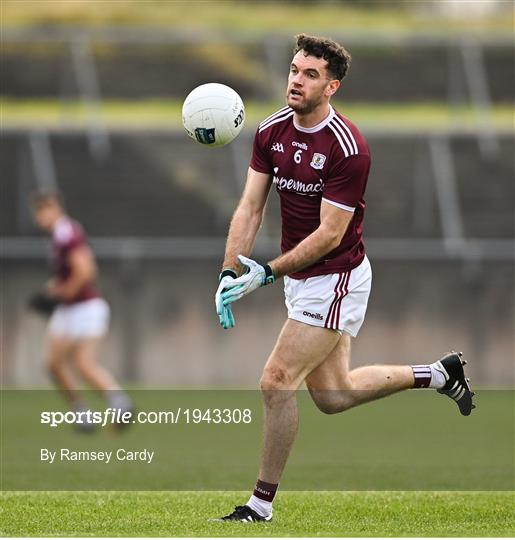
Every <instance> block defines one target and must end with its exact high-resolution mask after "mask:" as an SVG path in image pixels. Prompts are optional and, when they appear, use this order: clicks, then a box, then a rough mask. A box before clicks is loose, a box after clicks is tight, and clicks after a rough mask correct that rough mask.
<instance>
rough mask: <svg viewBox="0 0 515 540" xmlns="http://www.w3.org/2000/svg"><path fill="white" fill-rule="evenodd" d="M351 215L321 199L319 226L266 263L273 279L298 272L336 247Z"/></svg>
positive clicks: (351, 213)
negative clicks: (295, 244)
mask: <svg viewBox="0 0 515 540" xmlns="http://www.w3.org/2000/svg"><path fill="white" fill-rule="evenodd" d="M353 215H354V214H353V212H349V211H348V210H344V209H342V208H339V207H337V206H334V205H333V204H330V203H328V202H325V201H324V200H322V203H321V206H320V226H319V227H318V228H317V229H316V230H315V231H313V232H312V233H311V234H310V235H309V236H307V237H306V238H305V239H304V240H302V242H300V243H299V244H297V246H295V247H294V248H293V249H291V250H290V251H287V252H286V253H283V254H282V255H280V256H279V257H277V258H276V259H274V260H273V261H270V262H269V263H268V264H269V265H270V268H271V269H272V272H273V275H274V277H275V279H277V278H280V277H282V276H285V275H287V274H292V273H293V272H298V271H299V270H302V269H303V268H306V267H307V266H310V265H311V264H313V263H315V262H316V261H318V260H319V259H321V258H322V257H323V256H324V255H327V254H328V253H330V252H331V251H333V249H336V248H337V247H338V246H339V245H340V243H341V241H342V238H343V236H344V235H345V231H346V230H347V227H348V226H349V223H350V221H351V219H352V216H353Z"/></svg>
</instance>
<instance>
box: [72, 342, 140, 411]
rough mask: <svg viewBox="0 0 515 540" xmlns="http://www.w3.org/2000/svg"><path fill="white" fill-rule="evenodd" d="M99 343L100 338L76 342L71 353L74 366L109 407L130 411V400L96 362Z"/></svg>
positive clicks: (108, 373)
mask: <svg viewBox="0 0 515 540" xmlns="http://www.w3.org/2000/svg"><path fill="white" fill-rule="evenodd" d="M100 341H101V340H100V338H85V339H81V340H79V341H77V343H76V344H75V348H74V351H73V357H74V361H75V366H76V367H77V370H78V371H79V373H80V374H81V376H82V378H83V379H84V380H85V381H86V382H87V383H88V384H90V385H91V386H92V387H93V388H94V389H95V390H98V391H99V392H102V393H103V394H104V395H105V397H106V399H107V401H108V403H109V406H110V407H113V408H115V409H122V410H123V411H131V410H132V400H131V399H130V398H129V396H128V395H127V394H126V393H125V392H124V391H123V390H122V388H121V387H120V385H119V384H118V382H117V381H116V379H115V378H114V377H113V375H112V374H111V373H110V372H109V371H108V370H107V369H105V368H104V367H103V366H102V365H101V364H100V363H99V361H98V348H99V345H100Z"/></svg>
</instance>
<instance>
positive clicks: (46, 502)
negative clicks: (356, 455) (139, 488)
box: [0, 491, 515, 537]
mask: <svg viewBox="0 0 515 540" xmlns="http://www.w3.org/2000/svg"><path fill="white" fill-rule="evenodd" d="M247 497H248V493H247V492H238V491H235V492H153V493H152V492H13V493H4V494H3V495H2V498H1V501H2V504H1V510H0V518H1V523H2V525H1V528H0V533H1V534H2V536H210V537H217V536H237V537H240V536H299V537H302V536H458V537H459V536H490V537H491V536H513V535H514V534H515V510H514V508H515V506H514V504H513V503H514V502H515V501H514V495H513V492H406V491H404V492H360V493H358V492H346V493H345V492H319V491H317V492H298V491H296V492H282V493H280V495H279V496H278V500H277V503H276V505H275V516H274V520H273V522H272V523H266V524H264V523H263V524H261V523H259V524H248V523H216V522H210V521H209V518H212V517H217V516H220V515H222V514H224V513H227V512H228V511H230V510H231V509H232V507H233V506H234V505H235V504H243V503H244V502H245V500H246V498H247Z"/></svg>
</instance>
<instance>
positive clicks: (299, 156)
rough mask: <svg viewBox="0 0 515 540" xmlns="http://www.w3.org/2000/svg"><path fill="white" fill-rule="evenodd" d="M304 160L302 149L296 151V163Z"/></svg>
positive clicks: (294, 155) (294, 157)
mask: <svg viewBox="0 0 515 540" xmlns="http://www.w3.org/2000/svg"><path fill="white" fill-rule="evenodd" d="M301 160H302V150H297V151H296V152H295V154H293V161H295V163H297V164H298V163H300V162H301Z"/></svg>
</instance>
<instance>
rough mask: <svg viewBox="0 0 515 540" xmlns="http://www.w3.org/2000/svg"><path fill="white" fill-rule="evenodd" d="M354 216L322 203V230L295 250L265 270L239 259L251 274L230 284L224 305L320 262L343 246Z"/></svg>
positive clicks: (224, 298) (319, 229)
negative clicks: (344, 237) (346, 232)
mask: <svg viewBox="0 0 515 540" xmlns="http://www.w3.org/2000/svg"><path fill="white" fill-rule="evenodd" d="M352 216H353V213H352V212H349V211H348V210H344V209H341V208H338V207H336V206H334V205H332V204H330V203H327V202H324V201H322V203H321V207H320V226H319V227H318V228H317V229H316V230H315V231H314V232H313V233H311V234H310V235H309V236H308V237H306V238H305V239H304V240H303V241H302V242H300V243H299V244H298V245H297V246H296V247H295V248H293V249H292V250H290V251H287V252H286V253H283V254H282V255H281V256H279V257H277V258H276V259H274V260H273V261H270V262H269V263H268V264H266V265H265V266H262V265H260V264H259V263H257V262H256V261H253V260H252V259H248V258H247V257H244V256H242V255H239V256H238V258H239V260H240V261H241V262H242V263H243V264H244V265H245V266H247V273H246V274H244V275H242V276H240V277H239V278H238V279H235V280H234V281H232V282H231V283H229V284H228V286H227V290H226V291H224V292H222V295H221V296H222V303H223V305H224V306H229V305H230V304H231V303H232V302H235V301H236V300H239V299H240V298H242V297H243V296H245V295H247V294H249V293H250V292H252V291H254V290H256V289H257V288H259V287H262V286H263V285H266V284H267V283H273V282H274V281H275V280H276V279H277V278H279V277H282V276H284V275H286V274H290V273H292V272H297V271H298V270H302V269H303V268H305V267H306V266H309V265H310V264H313V263H314V262H316V261H318V260H320V259H321V258H322V257H323V256H324V255H326V254H327V253H329V252H331V251H332V250H333V249H335V248H337V247H338V246H339V245H340V243H341V241H342V238H343V235H344V234H345V231H346V230H347V227H348V225H349V223H350V221H351V219H352Z"/></svg>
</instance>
